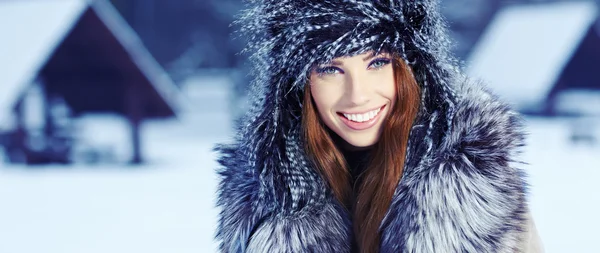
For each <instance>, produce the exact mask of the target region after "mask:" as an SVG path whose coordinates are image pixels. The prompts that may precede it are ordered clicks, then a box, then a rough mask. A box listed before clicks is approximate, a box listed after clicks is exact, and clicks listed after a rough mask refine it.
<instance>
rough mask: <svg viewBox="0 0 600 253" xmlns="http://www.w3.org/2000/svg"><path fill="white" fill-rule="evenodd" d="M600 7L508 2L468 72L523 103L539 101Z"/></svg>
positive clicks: (477, 48)
mask: <svg viewBox="0 0 600 253" xmlns="http://www.w3.org/2000/svg"><path fill="white" fill-rule="evenodd" d="M597 12H598V11H597V6H596V5H595V3H593V2H587V1H586V2H560V3H551V4H538V5H526V6H512V7H507V8H504V9H502V10H501V11H499V12H498V14H497V15H496V17H495V18H494V19H493V20H492V22H491V23H490V24H489V26H488V28H487V29H486V31H485V32H484V34H483V35H482V37H481V39H480V40H479V42H478V43H477V45H476V46H475V48H474V49H473V51H472V53H471V55H470V57H469V59H468V60H467V64H468V66H467V72H468V73H469V75H471V76H473V77H475V78H480V79H482V80H484V81H485V82H487V83H488V85H489V86H490V88H491V89H492V90H494V91H495V92H496V93H497V94H498V95H500V96H501V97H503V98H504V99H506V100H507V101H509V102H511V103H513V104H514V105H516V106H517V108H519V109H521V108H525V107H532V106H534V107H535V106H538V105H540V104H541V103H542V102H543V100H544V98H545V97H546V96H547V94H548V93H549V92H550V89H551V88H552V85H553V84H554V83H555V82H556V80H557V78H558V77H559V75H560V73H561V72H562V69H563V68H564V66H565V64H566V63H568V61H569V59H570V57H571V56H572V54H573V53H574V52H575V50H576V49H577V46H578V45H579V43H580V41H581V40H582V39H583V38H584V36H585V34H586V32H587V30H588V29H589V27H590V25H591V24H592V23H593V22H594V21H595V20H596V18H597V15H598V13H597Z"/></svg>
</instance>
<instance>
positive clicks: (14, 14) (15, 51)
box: [0, 0, 87, 122]
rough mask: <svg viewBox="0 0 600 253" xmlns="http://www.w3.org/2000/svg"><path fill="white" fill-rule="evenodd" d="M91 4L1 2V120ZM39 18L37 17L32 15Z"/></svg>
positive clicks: (70, 1)
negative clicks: (75, 21)
mask: <svg viewBox="0 0 600 253" xmlns="http://www.w3.org/2000/svg"><path fill="white" fill-rule="evenodd" d="M86 5H87V3H86V2H85V1H81V0H53V1H0V35H1V36H2V38H8V39H2V40H0V70H1V72H0V73H1V74H0V87H1V90H2V92H0V122H2V121H4V120H6V119H7V117H8V113H9V112H10V109H9V108H10V107H11V106H13V105H14V103H15V100H16V98H17V96H18V95H19V94H20V93H21V92H23V91H24V89H25V87H26V86H27V84H29V82H32V81H33V80H32V79H33V78H35V77H36V76H37V72H38V70H39V69H40V68H41V67H42V65H43V64H44V63H45V61H46V60H47V58H48V57H49V56H50V54H51V53H52V52H53V51H54V48H55V47H56V46H57V44H58V43H59V42H60V41H61V40H62V38H63V37H64V36H65V35H66V33H67V32H68V31H69V30H70V29H71V27H72V26H73V22H74V20H76V19H77V18H78V17H79V15H81V13H82V11H83V9H84V8H85V7H86ZM31 17H35V18H31Z"/></svg>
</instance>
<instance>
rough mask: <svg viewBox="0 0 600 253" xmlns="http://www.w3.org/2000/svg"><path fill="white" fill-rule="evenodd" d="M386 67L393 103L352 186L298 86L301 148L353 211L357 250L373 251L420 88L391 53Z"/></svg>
mask: <svg viewBox="0 0 600 253" xmlns="http://www.w3.org/2000/svg"><path fill="white" fill-rule="evenodd" d="M392 66H393V68H394V79H395V85H396V102H395V105H394V106H393V108H392V110H391V112H390V114H389V115H388V116H387V118H386V120H385V122H384V123H383V124H384V126H383V131H382V133H381V136H380V137H379V141H378V142H377V143H376V144H375V145H374V147H373V150H372V151H371V153H370V158H369V162H368V165H367V167H366V169H365V171H364V172H363V173H362V174H361V176H360V180H359V181H360V183H359V185H358V189H352V186H351V183H350V172H349V171H348V164H347V163H346V161H345V159H344V156H343V155H342V153H341V151H340V149H339V148H338V147H337V146H336V145H335V142H334V141H333V139H332V137H331V136H330V134H329V132H328V131H327V126H326V125H325V124H324V123H323V122H322V120H321V119H320V117H319V116H318V112H317V110H316V105H315V104H314V101H313V99H312V96H311V95H310V85H308V84H307V85H305V90H304V101H303V107H302V130H303V135H304V138H305V150H306V152H307V154H308V156H309V157H310V158H311V159H312V161H313V163H314V164H315V166H316V167H317V169H318V172H319V173H320V174H321V176H322V177H323V178H324V179H325V180H326V181H327V183H328V184H329V187H330V189H331V190H332V192H333V194H334V196H335V197H336V199H337V200H338V201H339V202H340V203H342V204H344V205H345V207H346V208H348V209H350V210H351V211H352V212H353V227H354V236H355V239H356V243H357V245H358V247H359V249H360V252H378V251H379V241H380V233H379V226H380V224H381V221H382V220H383V218H384V216H385V214H386V212H387V210H388V209H389V206H390V203H391V201H392V197H393V195H394V191H395V189H396V186H397V185H398V182H399V181H400V178H401V176H402V171H403V168H404V162H405V156H406V149H407V145H408V137H409V133H410V129H411V127H412V125H413V122H414V120H415V117H416V115H417V112H418V110H419V98H420V88H419V86H418V84H417V82H416V80H415V78H414V76H413V74H412V71H411V70H410V67H408V65H406V64H405V63H404V61H403V60H402V59H401V58H400V57H397V56H394V57H393V65H392ZM354 192H356V200H355V201H354V200H353V194H354ZM352 201H354V202H352Z"/></svg>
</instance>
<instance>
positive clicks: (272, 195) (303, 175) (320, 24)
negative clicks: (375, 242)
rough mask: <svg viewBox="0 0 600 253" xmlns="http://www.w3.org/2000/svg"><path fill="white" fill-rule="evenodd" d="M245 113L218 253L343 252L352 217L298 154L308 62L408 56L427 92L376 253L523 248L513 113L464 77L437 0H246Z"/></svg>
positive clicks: (228, 155)
mask: <svg viewBox="0 0 600 253" xmlns="http://www.w3.org/2000/svg"><path fill="white" fill-rule="evenodd" d="M250 2H251V8H250V9H249V10H247V11H246V12H244V14H243V16H242V17H241V20H240V22H239V24H241V25H242V32H244V33H243V34H247V35H248V38H250V39H249V40H250V42H249V45H248V48H247V50H248V51H250V52H252V53H253V54H252V55H251V57H250V58H251V59H252V61H253V63H254V67H255V69H254V71H253V73H254V75H255V78H254V82H253V84H252V89H251V91H250V93H251V95H250V97H251V98H252V99H253V100H252V104H251V108H250V110H249V111H248V112H247V114H246V115H245V116H244V117H243V118H242V119H241V120H240V121H239V122H238V127H237V130H236V135H235V138H234V141H233V143H229V144H221V145H218V146H217V147H216V149H215V150H216V151H217V152H218V156H219V158H218V161H219V163H220V164H221V167H220V169H219V171H218V173H219V174H220V176H221V181H220V184H219V190H218V202H217V205H218V207H219V208H220V209H221V212H220V216H219V224H218V228H217V233H216V237H217V239H218V240H219V242H220V250H221V251H222V252H269V253H271V252H319V253H327V252H349V251H350V247H351V241H352V238H353V236H354V235H353V234H352V221H351V217H350V214H349V213H348V212H347V211H346V210H345V209H344V208H343V207H342V205H341V204H340V203H338V202H337V201H336V199H335V198H334V197H333V195H332V192H331V191H330V189H329V188H328V185H327V183H326V182H325V181H324V180H323V179H322V178H321V177H320V175H319V174H318V173H317V170H316V169H315V168H314V166H313V164H312V163H311V162H310V159H309V158H308V157H307V156H306V154H305V153H304V150H303V140H302V138H301V136H302V135H301V133H300V127H301V114H300V112H301V108H302V101H303V100H302V98H303V96H304V94H303V92H302V91H303V87H304V85H305V84H306V83H307V73H308V70H309V69H310V68H311V66H314V64H316V63H321V62H327V61H329V60H331V59H333V58H335V57H339V56H347V55H355V54H359V53H363V52H366V51H374V52H378V51H381V50H385V51H387V52H391V53H395V54H397V55H400V56H402V58H403V59H404V60H405V61H406V63H407V64H408V65H409V66H410V67H411V69H412V71H413V74H414V77H415V79H416V80H417V83H418V84H419V85H420V87H421V91H422V96H421V104H420V110H419V113H418V115H417V118H416V120H415V122H414V125H413V127H412V129H411V131H410V136H409V142H408V150H407V154H406V163H405V168H404V172H403V175H402V179H401V180H400V182H399V184H398V186H397V188H396V191H395V193H394V196H393V199H392V202H391V205H390V207H389V210H388V212H387V213H386V215H385V217H384V219H383V221H382V222H381V224H380V233H381V241H380V252H519V251H520V249H519V245H520V244H521V240H522V239H521V238H522V237H523V236H522V234H523V230H524V227H525V219H526V218H525V217H526V213H527V207H526V196H525V191H526V183H525V181H524V173H523V171H521V170H520V169H518V168H517V167H515V166H514V165H515V164H516V163H515V161H514V160H513V159H514V155H515V152H517V151H518V148H519V147H520V146H521V145H522V143H523V134H522V132H521V123H520V118H519V115H518V114H516V113H515V112H513V111H511V110H510V108H509V107H507V106H506V105H505V104H503V103H501V102H499V101H498V99H497V98H496V97H495V96H493V95H492V94H490V93H489V92H487V91H485V89H484V88H482V87H481V85H480V84H477V83H474V82H472V81H470V80H469V79H468V78H466V77H464V76H462V74H460V71H459V70H458V65H457V64H456V61H455V60H453V58H452V57H451V56H450V54H449V53H448V45H449V44H450V43H449V42H448V41H447V39H446V36H445V31H444V24H443V22H442V20H441V18H440V16H439V14H438V12H437V6H436V4H435V3H436V1H434V0H424V1H412V0H387V1H376V0H372V1H359V0H320V1H316V0H314V1H313V0H278V1H275V0H264V1H258V0H252V1H250Z"/></svg>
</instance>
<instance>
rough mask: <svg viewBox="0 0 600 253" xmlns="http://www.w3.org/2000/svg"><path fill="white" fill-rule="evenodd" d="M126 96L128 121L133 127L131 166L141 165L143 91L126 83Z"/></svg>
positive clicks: (134, 85)
mask: <svg viewBox="0 0 600 253" xmlns="http://www.w3.org/2000/svg"><path fill="white" fill-rule="evenodd" d="M125 85H126V86H127V87H126V93H125V94H126V95H125V98H124V99H125V106H126V107H127V108H126V110H127V119H128V121H129V124H130V126H131V145H132V151H133V156H132V158H131V164H141V163H142V162H143V160H142V153H141V138H140V125H141V123H142V122H141V121H142V101H143V99H142V98H141V97H142V91H141V90H140V89H139V86H138V85H136V84H133V83H126V84H125Z"/></svg>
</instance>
